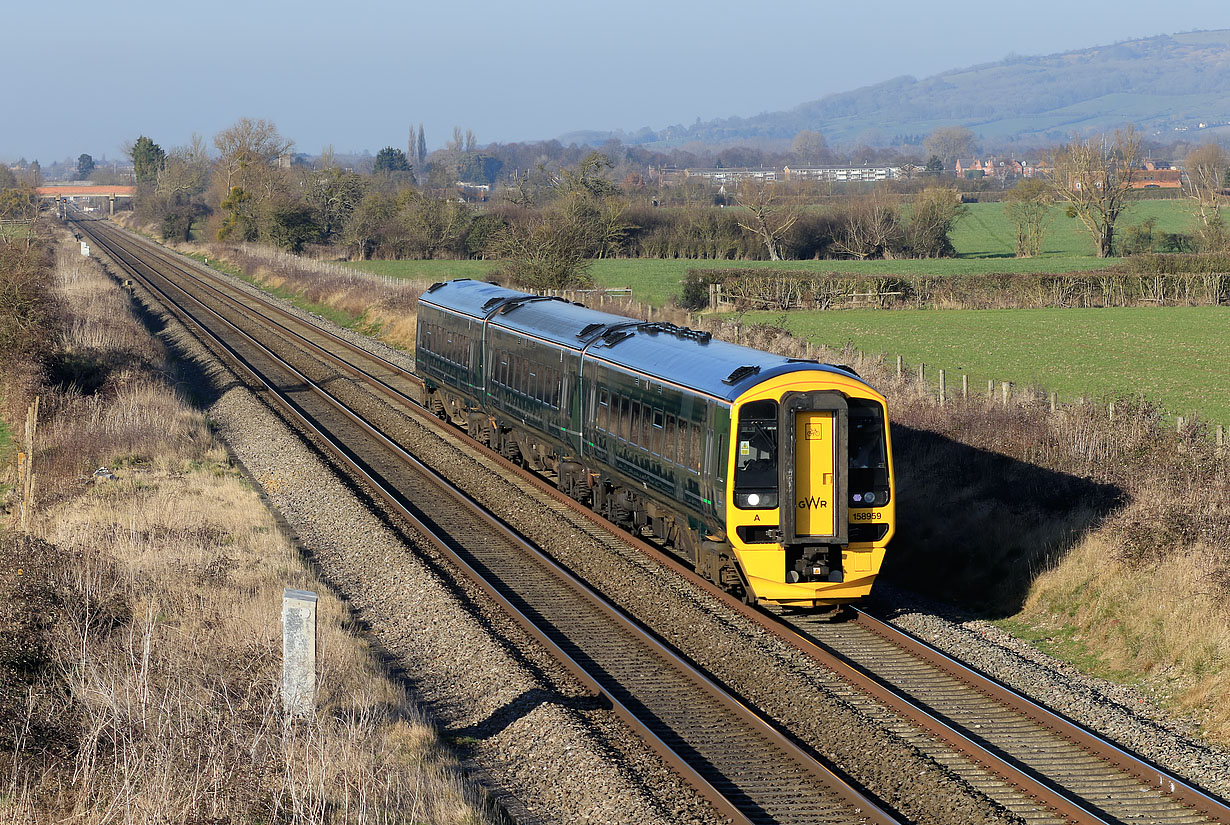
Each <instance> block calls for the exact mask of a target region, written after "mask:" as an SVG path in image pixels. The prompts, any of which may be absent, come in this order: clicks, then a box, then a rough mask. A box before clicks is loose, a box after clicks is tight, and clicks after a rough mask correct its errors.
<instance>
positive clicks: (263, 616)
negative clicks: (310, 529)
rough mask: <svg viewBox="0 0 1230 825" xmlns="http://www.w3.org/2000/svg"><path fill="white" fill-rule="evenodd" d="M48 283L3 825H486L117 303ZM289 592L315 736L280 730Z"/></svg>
mask: <svg viewBox="0 0 1230 825" xmlns="http://www.w3.org/2000/svg"><path fill="white" fill-rule="evenodd" d="M53 280H54V283H55V292H56V293H57V296H58V298H59V300H60V301H61V303H62V307H63V311H64V315H63V320H62V323H61V324H59V326H58V336H57V340H56V343H55V345H54V347H52V348H51V349H50V350H48V351H46V352H45V353H44V355H45V356H47V361H46V367H47V369H46V372H47V374H49V375H50V376H51V381H50V382H49V383H48V384H46V385H44V386H42V387H41V388H37V391H38V392H40V393H41V395H42V398H43V405H42V409H43V415H42V416H41V421H40V425H39V435H38V439H37V445H38V446H37V450H36V454H35V457H34V461H35V468H36V472H37V473H38V479H39V494H38V501H37V514H36V518H35V519H34V524H33V526H32V529H31V532H30V534H29V535H18V534H14V533H11V532H10V533H0V626H3V627H4V628H5V632H4V634H3V636H2V638H0V718H2V719H4V720H5V724H4V725H3V726H0V754H2V756H0V819H3V820H4V821H6V822H44V821H60V820H63V819H69V818H71V819H73V821H80V822H85V823H94V822H97V823H102V822H108V823H128V822H132V823H138V822H155V821H158V822H170V821H175V822H239V821H242V822H274V821H311V822H341V821H346V822H350V821H381V822H384V821H398V822H402V821H405V822H414V821H431V822H456V823H475V822H480V821H486V818H485V815H484V814H483V813H482V809H481V806H480V805H478V804H477V803H475V802H474V800H473V799H472V798H471V795H470V792H469V791H467V790H466V789H464V788H463V786H462V784H461V782H460V781H459V778H458V777H459V772H458V770H457V768H456V766H455V765H454V764H453V763H452V762H451V761H450V758H449V757H448V756H447V755H446V754H445V753H444V751H443V749H442V747H441V745H440V744H439V742H438V740H437V738H436V735H435V733H434V731H433V729H432V728H431V727H429V726H428V725H427V724H425V723H424V722H423V720H422V719H421V718H420V717H419V715H418V714H417V711H416V710H415V708H414V706H413V705H412V704H411V703H410V702H409V701H408V699H407V697H406V695H405V693H404V691H403V689H402V688H401V687H400V686H399V685H397V684H396V683H394V682H392V681H390V680H389V679H388V678H387V677H386V675H385V674H384V672H383V670H382V668H381V667H380V665H379V664H378V662H377V660H376V657H375V656H374V655H373V654H372V652H371V651H369V650H368V649H367V647H366V645H365V644H364V643H363V642H362V641H361V640H360V639H358V638H357V637H355V636H354V635H352V634H351V633H350V632H349V631H348V628H349V626H350V619H349V617H348V616H347V612H346V609H345V607H344V605H343V604H341V603H340V601H339V600H338V599H337V598H336V597H334V596H333V595H332V594H331V593H330V592H329V591H328V589H327V588H326V587H325V586H324V585H322V583H321V582H319V581H317V580H316V579H315V578H314V577H313V576H312V574H311V573H310V572H308V571H307V569H306V568H305V567H304V565H303V563H302V561H301V560H300V559H299V557H298V556H297V553H296V551H295V550H294V548H293V547H292V546H291V544H290V542H289V541H288V540H287V538H286V537H285V536H284V535H282V534H281V532H280V531H279V529H278V527H277V526H276V524H275V523H274V521H273V518H272V517H271V515H270V514H269V512H268V511H267V510H266V509H265V508H264V506H263V505H262V503H261V501H260V500H259V498H258V496H257V494H256V493H255V492H254V491H253V490H252V489H251V487H250V486H249V485H248V484H247V483H246V481H245V480H244V479H243V478H242V477H241V475H240V474H239V473H238V472H237V470H236V469H235V468H234V467H232V466H231V464H230V462H229V459H228V456H227V454H226V452H225V450H224V449H223V448H222V446H221V445H219V444H218V443H217V442H216V441H215V440H214V439H213V437H212V436H211V434H210V430H209V426H208V424H207V422H206V421H205V419H204V417H203V416H202V414H201V413H200V412H199V411H197V410H195V409H193V408H192V407H190V406H189V405H188V404H187V403H185V400H184V399H183V398H182V397H181V396H180V395H179V394H178V392H177V390H176V388H175V384H174V383H173V382H174V377H173V376H174V371H173V369H172V368H171V367H170V365H169V364H168V363H166V360H165V355H164V353H163V352H162V351H161V349H160V347H159V345H157V344H156V343H155V342H154V339H152V338H150V336H149V335H148V334H147V333H146V332H145V330H144V329H142V328H141V327H140V326H139V325H138V324H137V322H136V321H135V319H134V318H133V317H132V315H131V313H130V310H129V307H128V305H127V301H126V299H125V297H124V296H123V294H122V293H121V291H120V290H119V288H118V287H117V286H116V285H114V284H113V283H112V282H111V281H109V280H107V279H106V278H104V277H103V276H102V274H101V273H100V272H99V271H98V268H97V264H96V263H95V262H93V261H89V260H85V259H82V258H81V257H80V256H79V255H76V254H67V253H66V254H62V255H61V256H60V258H59V261H58V265H57V268H56V271H55V274H54V278H53ZM5 377H7V376H5ZM5 389H6V390H9V389H11V388H9V387H7V386H6V388H5ZM99 465H107V466H109V467H111V468H112V469H113V470H114V472H115V475H116V476H117V478H116V480H114V481H103V482H97V483H86V482H87V481H88V480H89V478H90V476H91V473H92V471H93V470H94V469H95V468H96V467H98V466H99ZM287 586H289V587H295V588H302V589H309V590H314V591H316V592H317V593H318V594H319V596H320V602H319V605H318V611H319V615H318V627H317V644H318V647H317V665H318V688H319V693H318V709H317V713H316V714H315V715H314V716H313V717H312V718H311V719H310V722H309V723H308V724H295V725H291V724H284V722H283V719H282V718H281V712H280V696H279V684H280V678H281V674H280V671H281V650H280V647H281V628H280V624H279V618H280V609H281V600H282V589H283V588H284V587H287Z"/></svg>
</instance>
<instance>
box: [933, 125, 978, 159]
mask: <svg viewBox="0 0 1230 825" xmlns="http://www.w3.org/2000/svg"><path fill="white" fill-rule="evenodd" d="M974 145H975V144H974V133H973V132H971V131H970V130H969V129H966V128H965V127H964V126H942V127H940V128H939V129H936V130H935V131H934V132H932V133H931V134H930V135H928V136H927V139H926V140H924V141H923V147H924V148H925V149H926V150H927V152H928V154H931V155H935V156H936V157H937V158H939V159H940V160H941V161H943V162H944V168H945V169H950V168H952V165H953V163H954V162H955V161H956V160H957V158H959V157H968V156H970V155H972V154H973V153H974Z"/></svg>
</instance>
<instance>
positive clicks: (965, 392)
mask: <svg viewBox="0 0 1230 825" xmlns="http://www.w3.org/2000/svg"><path fill="white" fill-rule="evenodd" d="M961 400H962V401H969V376H968V375H966V374H965V373H961Z"/></svg>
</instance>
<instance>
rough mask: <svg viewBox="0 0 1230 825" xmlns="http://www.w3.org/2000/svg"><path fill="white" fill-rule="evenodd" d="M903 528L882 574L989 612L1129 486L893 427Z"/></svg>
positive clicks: (1018, 595) (1022, 594)
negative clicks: (1051, 468) (1041, 465)
mask: <svg viewBox="0 0 1230 825" xmlns="http://www.w3.org/2000/svg"><path fill="white" fill-rule="evenodd" d="M892 437H893V463H894V466H895V468H896V472H897V533H896V535H895V537H894V538H893V540H892V542H891V544H890V545H889V548H888V555H887V557H886V559H885V562H884V567H883V570H882V573H881V577H882V579H883V580H884V581H885V582H886V583H888V584H892V585H896V586H899V587H904V588H906V589H909V590H912V591H914V592H918V593H922V594H925V595H928V596H931V597H933V598H936V599H940V600H943V601H946V602H949V603H952V604H954V605H955V606H958V607H961V608H964V609H967V610H971V611H974V612H976V613H977V614H979V615H982V616H984V617H987V618H1001V617H1004V616H1010V615H1013V614H1015V613H1016V612H1018V611H1019V610H1020V609H1021V607H1022V605H1023V604H1024V601H1025V598H1026V596H1027V595H1028V593H1029V588H1030V585H1031V584H1032V583H1033V581H1034V579H1035V578H1036V577H1037V576H1038V574H1039V573H1041V572H1043V571H1045V570H1047V569H1050V568H1051V567H1053V566H1054V565H1055V564H1057V563H1058V562H1059V561H1060V560H1061V559H1062V558H1063V557H1064V556H1065V555H1066V554H1067V553H1068V552H1069V551H1070V550H1071V549H1072V548H1073V547H1074V546H1076V544H1077V543H1078V542H1080V540H1081V539H1082V538H1083V537H1084V536H1085V535H1086V534H1087V533H1088V532H1089V531H1091V530H1093V529H1095V528H1096V527H1097V526H1098V525H1099V524H1101V523H1102V521H1103V520H1105V519H1106V518H1107V517H1108V516H1109V515H1111V514H1112V513H1114V512H1115V511H1116V510H1118V509H1119V508H1120V507H1122V506H1123V499H1124V494H1123V491H1122V490H1121V489H1120V488H1119V487H1117V486H1114V485H1110V484H1103V483H1100V482H1096V481H1092V480H1090V479H1086V478H1080V477H1078V476H1073V475H1068V474H1066V473H1059V472H1055V471H1053V470H1048V469H1045V468H1043V467H1038V466H1036V465H1033V464H1029V463H1026V462H1023V461H1018V460H1016V459H1013V458H1009V457H1008V456H1005V455H1001V454H999V453H993V452H990V451H987V450H982V449H979V448H976V447H971V446H968V445H966V444H962V443H960V442H957V441H953V440H952V439H950V438H947V437H945V436H942V435H938V434H936V433H932V432H927V431H925V430H916V429H912V428H909V427H904V426H900V425H894V426H893V434H892Z"/></svg>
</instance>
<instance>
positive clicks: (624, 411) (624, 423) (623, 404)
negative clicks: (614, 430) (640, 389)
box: [619, 396, 632, 441]
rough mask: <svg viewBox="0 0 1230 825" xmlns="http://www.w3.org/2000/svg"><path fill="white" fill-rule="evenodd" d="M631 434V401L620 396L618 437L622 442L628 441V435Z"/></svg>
mask: <svg viewBox="0 0 1230 825" xmlns="http://www.w3.org/2000/svg"><path fill="white" fill-rule="evenodd" d="M630 432H632V401H631V400H629V399H627V398H625V397H623V396H620V398H619V437H620V438H622V439H623V440H624V441H627V440H628V434H629V433H630Z"/></svg>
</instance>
